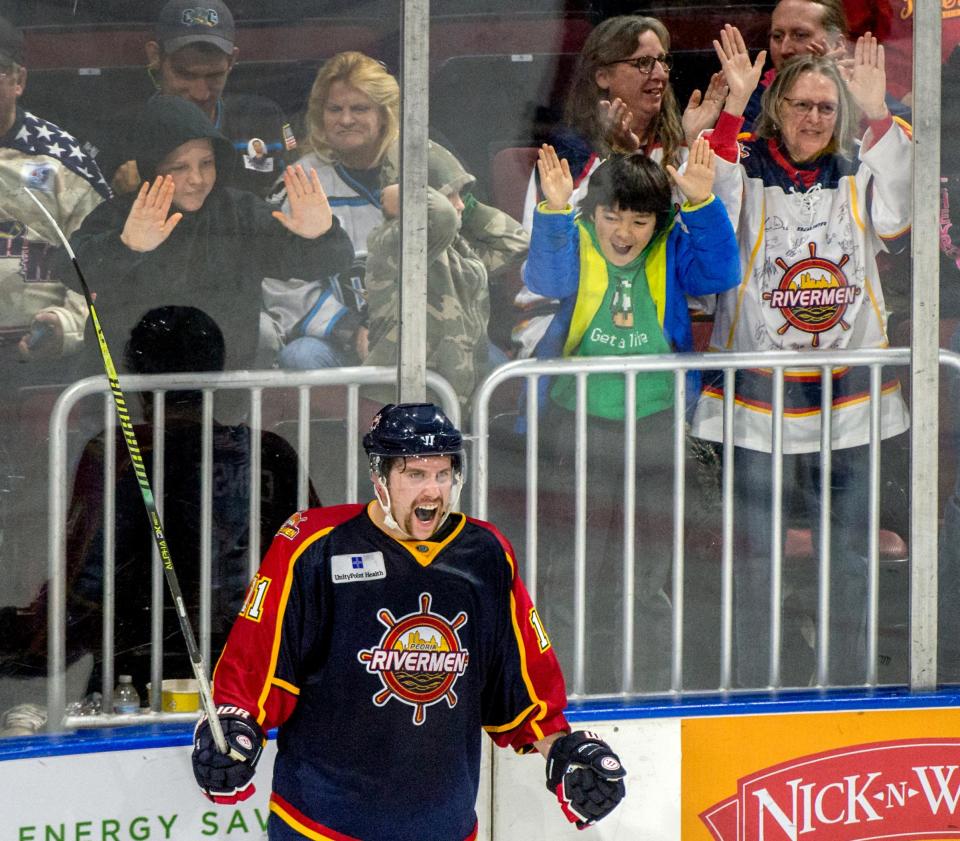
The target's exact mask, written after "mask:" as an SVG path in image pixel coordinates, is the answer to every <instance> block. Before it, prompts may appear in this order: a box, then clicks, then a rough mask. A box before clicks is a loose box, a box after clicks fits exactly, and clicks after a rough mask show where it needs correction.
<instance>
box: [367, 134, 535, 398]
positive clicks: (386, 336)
mask: <svg viewBox="0 0 960 841" xmlns="http://www.w3.org/2000/svg"><path fill="white" fill-rule="evenodd" d="M438 160H439V162H440V163H439V165H437V161H438ZM429 180H430V185H431V186H430V187H428V196H427V261H428V265H429V269H428V276H427V335H426V342H427V367H428V368H429V369H430V370H432V371H435V372H437V373H438V374H440V375H441V376H443V377H444V378H445V379H447V380H448V381H449V383H450V384H451V385H452V386H453V387H454V389H455V390H456V392H457V394H458V395H459V397H460V400H461V401H462V402H463V403H464V404H466V402H467V401H468V400H469V398H470V395H471V394H472V393H473V390H474V388H475V387H476V385H477V383H478V382H479V380H480V379H481V378H482V377H483V376H484V374H485V373H486V370H487V366H488V359H489V347H488V340H487V322H488V321H489V319H490V288H489V279H490V276H491V275H493V274H494V273H495V272H497V271H499V270H500V269H502V268H503V267H505V266H507V265H509V264H511V263H514V262H516V261H518V260H521V259H523V258H524V257H525V256H526V253H527V248H528V246H529V242H530V238H529V235H528V234H527V232H526V231H524V230H523V228H522V227H521V226H520V224H519V223H518V222H516V221H515V220H514V219H512V218H511V217H510V216H508V215H507V214H506V213H504V212H503V211H501V210H498V209H497V208H494V207H490V206H489V205H485V204H481V203H480V202H477V201H476V200H475V199H473V198H472V196H470V197H465V198H466V201H465V204H466V207H465V209H464V211H463V214H462V219H461V217H460V214H458V212H457V211H456V210H455V209H454V207H453V205H452V204H451V202H450V201H449V200H448V198H447V195H446V193H447V192H448V191H449V190H450V189H451V187H452V189H456V190H460V189H466V188H467V187H468V186H469V185H470V184H472V182H473V177H472V176H470V175H469V174H468V173H466V172H465V171H464V170H463V168H462V167H461V166H460V164H459V163H458V162H456V159H455V158H454V157H453V156H452V155H450V153H449V152H447V151H446V150H444V149H442V147H438V146H437V145H436V144H431V168H430V176H429ZM442 191H443V192H442ZM367 248H368V256H367V274H366V286H367V305H368V313H369V328H370V337H369V348H370V353H369V356H368V357H367V358H366V359H365V360H364V363H365V364H367V365H394V364H396V361H397V354H398V345H399V330H398V313H399V304H400V287H399V277H400V271H399V262H400V221H399V219H388V220H387V221H386V222H384V224H383V225H381V226H380V227H379V228H376V229H375V230H374V231H373V232H372V233H371V234H370V237H369V239H368V241H367Z"/></svg>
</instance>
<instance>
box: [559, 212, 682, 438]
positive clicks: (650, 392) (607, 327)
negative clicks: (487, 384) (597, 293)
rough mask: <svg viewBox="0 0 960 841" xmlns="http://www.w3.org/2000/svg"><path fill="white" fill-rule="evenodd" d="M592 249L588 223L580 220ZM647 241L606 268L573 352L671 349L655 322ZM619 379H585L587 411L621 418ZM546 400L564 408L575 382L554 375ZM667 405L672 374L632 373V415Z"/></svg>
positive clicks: (571, 404)
mask: <svg viewBox="0 0 960 841" xmlns="http://www.w3.org/2000/svg"><path fill="white" fill-rule="evenodd" d="M584 224H585V227H586V228H587V231H588V232H589V233H590V237H591V240H592V241H593V244H594V247H595V248H597V251H600V248H599V246H598V245H597V239H596V230H595V228H594V226H593V223H591V222H586V223H584ZM654 242H655V240H651V242H650V245H648V246H647V248H646V249H644V251H643V252H642V253H641V254H640V255H639V256H638V257H637V258H636V259H635V260H632V261H631V262H630V263H628V264H627V265H626V266H614V265H612V264H611V263H610V262H609V261H605V262H606V266H607V278H608V283H607V290H606V292H605V293H604V296H603V303H602V304H601V305H600V307H599V309H598V310H597V312H596V314H595V315H594V316H593V319H592V320H591V321H590V324H589V326H588V328H587V330H586V332H585V333H584V335H583V338H582V339H581V340H580V344H579V345H578V346H577V348H576V349H575V350H574V352H573V356H638V355H640V354H645V353H670V352H671V350H672V348H671V347H670V344H669V343H668V342H667V340H666V337H664V335H663V330H661V328H660V323H659V321H658V320H657V308H656V305H655V304H654V302H653V298H652V297H651V295H650V288H649V287H648V285H647V275H646V271H645V268H644V265H645V262H646V258H647V252H648V250H649V249H650V247H651V246H652V245H653V244H654ZM625 383H626V381H625V379H624V377H623V376H622V375H621V374H591V375H590V376H589V377H588V378H587V412H588V414H590V415H594V416H597V417H602V418H609V419H611V420H623V405H624V395H625V391H626V387H625ZM550 396H551V398H552V399H553V400H554V401H555V402H556V403H558V404H559V405H561V406H563V407H564V408H566V409H569V410H570V411H573V410H574V409H576V406H577V381H576V378H575V377H572V376H569V375H565V376H561V377H557V380H556V382H555V383H554V384H553V388H552V389H551V391H550ZM672 405H673V374H671V373H670V372H669V371H657V372H651V373H649V374H639V375H638V376H637V403H636V416H637V417H638V418H643V417H646V416H647V415H652V414H655V413H656V412H660V411H662V410H664V409H668V408H670V407H671V406H672Z"/></svg>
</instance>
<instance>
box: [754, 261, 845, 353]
mask: <svg viewBox="0 0 960 841" xmlns="http://www.w3.org/2000/svg"><path fill="white" fill-rule="evenodd" d="M807 247H808V249H809V251H810V256H809V257H805V258H804V259H802V260H798V261H797V262H796V263H794V264H793V265H792V266H791V265H788V264H787V263H786V261H785V260H784V259H783V258H782V257H778V258H777V259H776V264H777V265H778V266H779V267H780V268H781V269H783V277H782V278H781V279H780V285H779V286H778V287H777V288H776V289H774V290H772V291H771V292H764V293H763V300H764V301H769V302H770V308H771V309H778V310H780V314H781V315H782V316H783V318H784V323H783V324H782V325H781V326H780V328H779V329H778V330H777V334H778V335H781V336H782V335H783V334H784V333H786V332H787V330H789V329H790V328H791V327H796V328H797V329H798V330H802V331H803V332H804V333H811V334H813V335H812V339H811V345H812V346H813V347H819V346H820V334H821V333H825V332H826V331H827V330H830V329H831V328H833V327H835V326H836V325H838V324H839V325H840V328H841V329H843V330H849V329H850V324H849V323H848V322H846V321H845V320H844V318H843V316H844V314H845V313H846V311H847V307H848V306H850V304H852V303H854V302H855V301H856V300H857V296H858V295H859V294H860V292H861V290H860V287H858V286H851V285H850V283H849V281H848V280H847V276H846V275H845V274H844V273H843V267H844V266H845V265H846V264H847V263H848V262H849V261H850V256H849V255H847V254H844V255H843V256H842V257H841V258H840V262H839V263H834V262H833V261H831V260H826V259H824V258H822V257H818V256H817V244H816V243H815V242H811V243H809V244H808V246H807Z"/></svg>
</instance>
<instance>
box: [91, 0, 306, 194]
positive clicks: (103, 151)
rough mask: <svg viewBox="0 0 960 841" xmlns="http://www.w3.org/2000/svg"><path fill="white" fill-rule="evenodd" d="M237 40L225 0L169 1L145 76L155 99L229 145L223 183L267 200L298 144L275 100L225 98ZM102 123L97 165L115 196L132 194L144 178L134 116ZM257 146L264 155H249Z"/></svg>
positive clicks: (150, 46)
mask: <svg viewBox="0 0 960 841" xmlns="http://www.w3.org/2000/svg"><path fill="white" fill-rule="evenodd" d="M234 41H235V28H234V22H233V15H232V14H231V12H230V9H228V8H227V6H226V4H224V3H223V2H222V0H202V1H201V2H196V0H169V2H167V3H166V5H164V7H163V8H162V9H161V10H160V15H159V17H158V18H157V24H156V30H155V33H154V38H153V39H152V40H150V41H147V43H146V44H145V46H144V49H145V52H146V56H147V73H148V74H149V77H150V81H151V83H152V86H153V88H154V89H155V91H156V92H157V93H160V94H166V95H171V96H180V97H183V98H184V99H186V100H188V101H190V102H192V103H193V104H194V105H196V106H197V107H198V108H200V110H201V111H203V113H204V114H205V115H206V116H207V118H208V119H209V120H210V121H211V122H212V123H213V125H214V127H215V128H216V129H217V130H218V131H219V132H220V133H221V134H222V135H224V137H226V138H227V139H228V140H229V141H230V144H231V146H232V150H231V155H230V156H229V157H227V158H225V159H224V161H223V165H222V166H221V168H220V179H221V181H223V182H224V183H226V184H229V185H230V186H231V187H236V188H238V189H241V190H248V191H250V192H252V193H256V194H257V195H258V196H260V197H261V198H266V197H267V196H269V195H270V193H271V192H272V189H273V185H274V183H275V181H276V180H277V177H278V176H280V175H282V174H283V171H284V169H285V168H286V166H287V163H288V158H289V157H290V156H291V155H292V154H293V153H294V150H295V149H296V146H297V141H296V138H295V137H294V133H293V130H292V129H291V128H290V124H289V123H288V122H287V121H286V118H285V117H284V115H283V112H282V111H281V110H280V107H279V106H278V105H277V104H276V103H275V102H274V101H273V100H271V99H268V98H267V97H264V96H259V95H252V94H224V88H225V87H226V84H227V79H228V78H229V76H230V72H231V71H232V70H233V68H234V65H235V64H236V62H237V57H238V56H239V54H240V49H239V47H237V46H236V45H235V43H234ZM104 123H105V125H106V131H105V132H104V134H103V136H102V137H99V138H98V141H97V142H98V145H99V146H100V148H99V149H98V150H97V162H98V163H99V164H100V166H101V169H102V170H103V172H104V174H105V175H106V176H107V178H109V179H111V183H112V184H113V187H114V190H115V191H116V192H117V193H121V194H122V193H131V192H135V191H136V190H137V189H138V188H139V186H140V183H141V181H142V180H143V178H144V177H146V176H144V175H143V173H139V174H138V173H137V169H136V165H135V163H134V162H133V161H132V160H130V157H131V156H130V151H131V149H132V148H134V145H135V143H136V138H137V135H138V134H139V133H140V126H139V125H137V123H136V112H135V110H133V109H127V110H124V111H121V112H120V114H119V115H116V114H115V113H114V114H113V115H107V119H106V120H105V121H104ZM258 145H259V146H260V147H262V148H263V152H264V154H263V155H258V154H256V153H254V154H251V151H252V150H253V149H255V148H257V146H258Z"/></svg>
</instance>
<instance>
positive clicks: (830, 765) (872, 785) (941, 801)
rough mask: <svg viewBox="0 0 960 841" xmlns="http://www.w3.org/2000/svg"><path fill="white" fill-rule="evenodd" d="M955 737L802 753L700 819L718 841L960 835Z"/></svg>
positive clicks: (905, 840)
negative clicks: (807, 754) (802, 754)
mask: <svg viewBox="0 0 960 841" xmlns="http://www.w3.org/2000/svg"><path fill="white" fill-rule="evenodd" d="M958 749H960V739H904V740H902V741H890V742H875V743H872V744H862V745H850V746H847V747H843V748H838V749H836V750H832V751H827V752H825V753H817V754H811V755H809V756H801V757H798V758H796V759H792V760H789V761H787V762H783V763H781V764H779V765H774V766H772V767H770V768H764V769H762V770H760V771H756V772H754V773H752V774H750V775H748V776H746V777H743V778H741V779H739V780H738V781H737V793H736V794H735V795H734V796H732V797H730V798H728V799H726V800H723V801H721V802H720V803H717V804H716V805H714V806H712V807H711V808H709V809H707V810H706V811H704V812H702V813H701V814H700V819H701V820H702V821H703V822H704V824H706V826H707V828H708V829H709V830H710V834H711V835H712V836H713V837H714V838H715V839H716V841H798V839H801V838H802V839H803V841H872V839H880V838H899V839H902V841H912V839H920V838H957V837H960V760H958Z"/></svg>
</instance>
